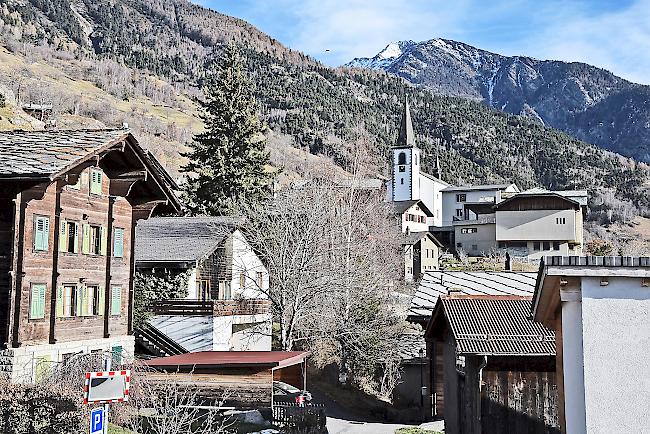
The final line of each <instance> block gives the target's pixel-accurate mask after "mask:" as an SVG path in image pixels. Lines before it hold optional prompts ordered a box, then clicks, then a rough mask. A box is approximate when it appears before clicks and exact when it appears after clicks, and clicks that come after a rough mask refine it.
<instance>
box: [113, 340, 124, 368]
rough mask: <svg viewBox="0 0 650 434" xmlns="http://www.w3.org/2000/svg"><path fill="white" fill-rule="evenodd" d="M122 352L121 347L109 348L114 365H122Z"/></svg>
mask: <svg viewBox="0 0 650 434" xmlns="http://www.w3.org/2000/svg"><path fill="white" fill-rule="evenodd" d="M123 351H124V349H123V348H122V345H115V346H114V347H112V348H111V358H112V359H113V360H112V362H113V364H114V365H121V364H122V352H123Z"/></svg>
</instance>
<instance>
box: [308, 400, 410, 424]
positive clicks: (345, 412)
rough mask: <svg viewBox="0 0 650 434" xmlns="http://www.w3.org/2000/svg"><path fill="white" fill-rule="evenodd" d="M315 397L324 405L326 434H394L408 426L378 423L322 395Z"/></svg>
mask: <svg viewBox="0 0 650 434" xmlns="http://www.w3.org/2000/svg"><path fill="white" fill-rule="evenodd" d="M317 396H319V398H320V399H319V401H320V402H322V403H323V404H325V405H326V409H327V432H328V434H394V432H395V430H396V429H398V428H402V427H406V426H409V425H405V424H393V423H383V422H379V421H377V420H373V419H371V418H369V417H368V416H366V415H359V414H355V413H354V412H352V411H350V410H349V409H346V408H343V407H342V406H341V405H339V404H338V403H337V402H336V401H333V400H331V399H328V398H327V397H326V396H325V395H324V394H318V395H317Z"/></svg>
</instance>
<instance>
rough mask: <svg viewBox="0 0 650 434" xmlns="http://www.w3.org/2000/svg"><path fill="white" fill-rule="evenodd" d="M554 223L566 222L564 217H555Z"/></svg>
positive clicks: (563, 223) (562, 223)
mask: <svg viewBox="0 0 650 434" xmlns="http://www.w3.org/2000/svg"><path fill="white" fill-rule="evenodd" d="M555 224H558V225H565V224H566V217H557V218H556V219H555Z"/></svg>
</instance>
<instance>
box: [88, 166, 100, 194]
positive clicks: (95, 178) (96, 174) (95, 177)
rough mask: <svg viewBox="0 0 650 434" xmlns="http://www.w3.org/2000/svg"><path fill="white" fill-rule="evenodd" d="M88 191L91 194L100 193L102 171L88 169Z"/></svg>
mask: <svg viewBox="0 0 650 434" xmlns="http://www.w3.org/2000/svg"><path fill="white" fill-rule="evenodd" d="M90 192H91V193H92V194H97V195H101V194H102V172H100V171H99V170H91V171H90Z"/></svg>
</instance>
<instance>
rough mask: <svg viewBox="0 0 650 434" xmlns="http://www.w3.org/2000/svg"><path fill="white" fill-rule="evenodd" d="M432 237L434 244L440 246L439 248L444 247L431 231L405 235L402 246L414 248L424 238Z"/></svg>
mask: <svg viewBox="0 0 650 434" xmlns="http://www.w3.org/2000/svg"><path fill="white" fill-rule="evenodd" d="M427 235H428V236H430V237H431V238H432V239H433V242H434V243H436V244H437V245H438V247H442V243H441V242H440V241H438V239H437V238H436V237H435V235H433V234H432V233H431V232H429V231H420V232H409V233H408V234H404V236H403V240H402V245H403V246H412V245H413V244H415V243H417V242H418V241H420V240H421V239H422V238H424V237H426V236H427Z"/></svg>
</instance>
